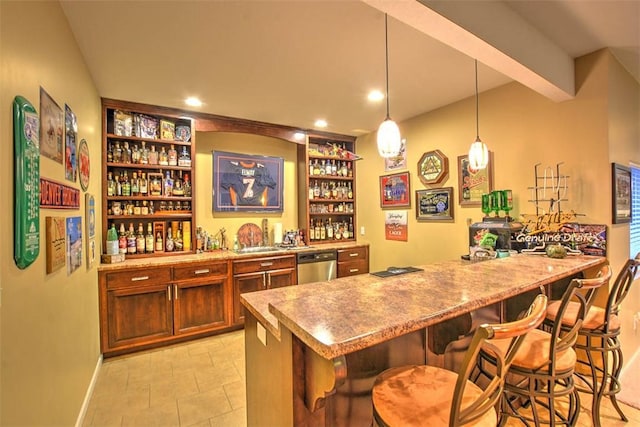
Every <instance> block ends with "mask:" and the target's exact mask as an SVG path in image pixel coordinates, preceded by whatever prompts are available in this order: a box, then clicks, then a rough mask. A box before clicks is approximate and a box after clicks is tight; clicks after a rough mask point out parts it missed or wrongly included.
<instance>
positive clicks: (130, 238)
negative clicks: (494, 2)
mask: <svg viewBox="0 0 640 427" xmlns="http://www.w3.org/2000/svg"><path fill="white" fill-rule="evenodd" d="M135 253H136V232H135V230H134V229H133V223H132V222H131V223H129V232H128V233H127V254H129V255H132V254H135Z"/></svg>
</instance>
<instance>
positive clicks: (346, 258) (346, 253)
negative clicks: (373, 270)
mask: <svg viewBox="0 0 640 427" xmlns="http://www.w3.org/2000/svg"><path fill="white" fill-rule="evenodd" d="M368 272H369V246H355V247H353V248H349V249H338V277H348V276H355V275H356V274H364V273H368Z"/></svg>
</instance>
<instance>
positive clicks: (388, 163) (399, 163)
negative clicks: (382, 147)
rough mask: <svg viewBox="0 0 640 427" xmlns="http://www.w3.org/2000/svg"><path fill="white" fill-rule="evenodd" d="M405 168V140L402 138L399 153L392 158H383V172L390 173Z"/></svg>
mask: <svg viewBox="0 0 640 427" xmlns="http://www.w3.org/2000/svg"><path fill="white" fill-rule="evenodd" d="M406 168H407V140H406V139H405V138H402V140H401V141H400V152H399V153H398V155H396V156H393V157H385V158H384V170H385V171H386V172H391V171H395V170H400V169H406Z"/></svg>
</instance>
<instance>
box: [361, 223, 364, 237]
mask: <svg viewBox="0 0 640 427" xmlns="http://www.w3.org/2000/svg"><path fill="white" fill-rule="evenodd" d="M360 235H361V236H364V225H363V226H362V227H360Z"/></svg>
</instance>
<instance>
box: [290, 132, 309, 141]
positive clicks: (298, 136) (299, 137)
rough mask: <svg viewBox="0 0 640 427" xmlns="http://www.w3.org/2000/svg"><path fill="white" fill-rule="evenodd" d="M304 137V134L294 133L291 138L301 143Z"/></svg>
mask: <svg viewBox="0 0 640 427" xmlns="http://www.w3.org/2000/svg"><path fill="white" fill-rule="evenodd" d="M305 136H306V135H305V134H304V132H296V133H294V134H293V137H294V138H295V140H296V141H302V140H303V139H304V137H305Z"/></svg>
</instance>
